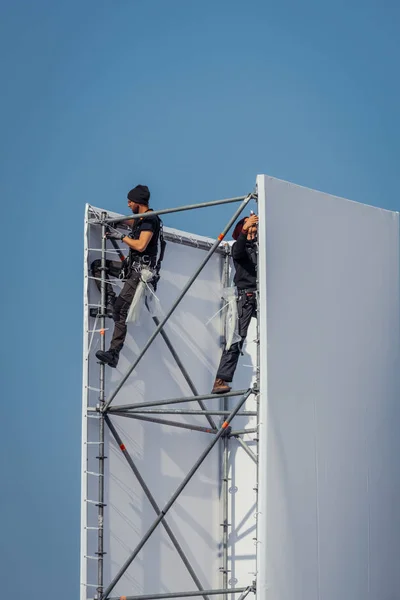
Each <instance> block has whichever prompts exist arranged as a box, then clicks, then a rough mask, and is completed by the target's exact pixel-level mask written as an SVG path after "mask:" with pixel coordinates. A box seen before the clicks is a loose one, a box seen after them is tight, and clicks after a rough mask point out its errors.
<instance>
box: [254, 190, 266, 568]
mask: <svg viewBox="0 0 400 600" xmlns="http://www.w3.org/2000/svg"><path fill="white" fill-rule="evenodd" d="M255 200H256V202H257V212H259V211H258V196H256V198H255ZM261 218H264V215H261ZM259 239H260V238H259V235H258V232H257V240H256V244H257V266H256V286H257V290H256V309H257V320H256V345H257V352H256V361H257V362H256V383H255V386H254V387H255V388H256V390H257V392H256V403H257V417H256V419H257V433H256V487H255V493H256V539H255V543H256V565H258V559H257V553H258V478H259V457H258V451H259V443H258V425H259V422H260V277H259V265H260V252H259V250H260V247H259ZM255 578H256V579H257V566H256V573H255Z"/></svg>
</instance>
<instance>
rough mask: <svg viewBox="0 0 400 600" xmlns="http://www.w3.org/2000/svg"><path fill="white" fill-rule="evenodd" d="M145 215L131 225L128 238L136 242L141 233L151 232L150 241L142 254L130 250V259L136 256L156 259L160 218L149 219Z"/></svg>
mask: <svg viewBox="0 0 400 600" xmlns="http://www.w3.org/2000/svg"><path fill="white" fill-rule="evenodd" d="M148 212H150V211H148ZM146 214H147V213H143V215H144V216H143V217H142V218H140V219H135V220H134V222H133V225H132V233H131V235H130V236H129V237H130V238H131V239H133V240H138V239H139V237H140V234H141V232H142V231H152V232H153V235H152V236H151V240H150V242H149V244H148V246H147V248H146V250H145V251H144V252H139V251H138V250H133V249H131V250H130V256H131V258H137V257H138V256H150V257H151V258H153V259H155V258H156V257H157V250H158V238H159V236H160V224H161V221H160V218H159V217H158V216H155V217H149V216H146Z"/></svg>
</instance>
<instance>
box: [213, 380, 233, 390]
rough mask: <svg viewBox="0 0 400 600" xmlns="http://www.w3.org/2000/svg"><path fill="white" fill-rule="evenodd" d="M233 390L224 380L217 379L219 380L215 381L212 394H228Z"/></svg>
mask: <svg viewBox="0 0 400 600" xmlns="http://www.w3.org/2000/svg"><path fill="white" fill-rule="evenodd" d="M230 391H231V388H230V387H229V385H228V384H227V383H226V381H224V380H223V379H219V378H218V377H217V379H216V380H215V381H214V387H213V389H212V392H211V393H212V394H226V393H227V392H230Z"/></svg>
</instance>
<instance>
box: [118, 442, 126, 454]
mask: <svg viewBox="0 0 400 600" xmlns="http://www.w3.org/2000/svg"><path fill="white" fill-rule="evenodd" d="M119 447H120V448H121V450H122V452H124V450H126V448H125V445H124V444H120V445H119Z"/></svg>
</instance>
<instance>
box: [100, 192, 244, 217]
mask: <svg viewBox="0 0 400 600" xmlns="http://www.w3.org/2000/svg"><path fill="white" fill-rule="evenodd" d="M245 198H247V196H236V197H235V198H224V199H223V200H211V201H210V202H199V203H198V204H186V205H184V206H175V207H174V208H161V209H160V210H152V211H151V212H149V213H146V217H155V216H156V215H167V214H169V213H176V212H183V211H185V210H195V209H196V208H208V207H209V206H218V205H219V204H231V203H232V202H242V201H243V200H244V199H245ZM142 217H143V215H142V214H137V215H133V214H132V215H128V216H125V217H115V218H108V219H105V220H104V223H119V222H121V221H127V220H131V219H140V218H142ZM96 222H98V223H100V222H101V221H100V220H99V219H96Z"/></svg>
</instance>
